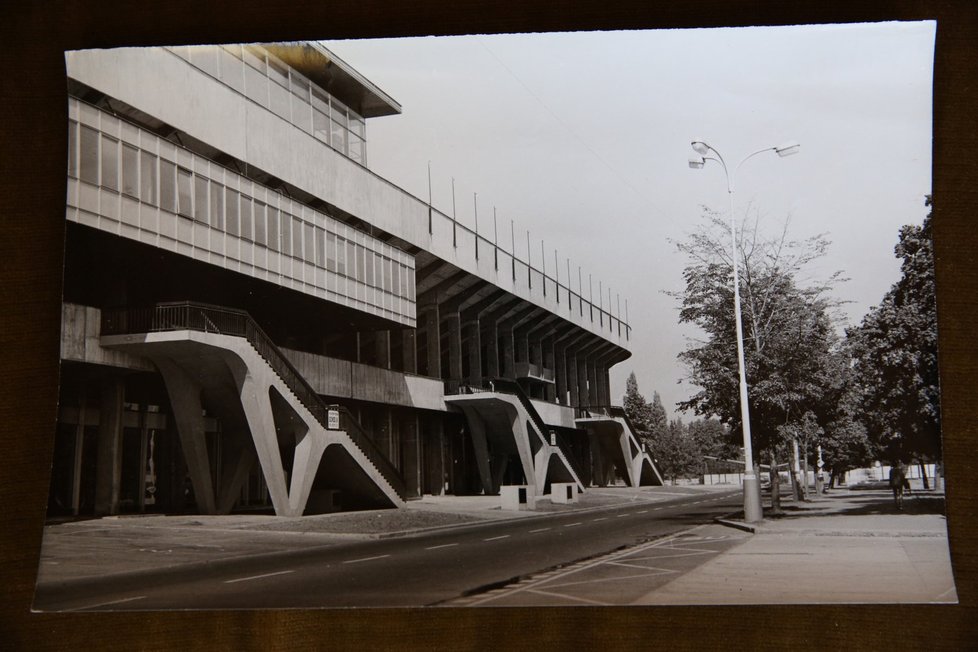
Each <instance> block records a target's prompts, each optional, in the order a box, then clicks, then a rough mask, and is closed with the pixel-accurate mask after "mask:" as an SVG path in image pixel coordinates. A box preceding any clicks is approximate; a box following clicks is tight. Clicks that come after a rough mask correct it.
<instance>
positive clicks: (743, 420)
mask: <svg viewBox="0 0 978 652" xmlns="http://www.w3.org/2000/svg"><path fill="white" fill-rule="evenodd" d="M691 144H692V146H693V151H695V152H696V153H697V154H699V158H691V159H689V167H691V168H693V169H694V170H699V169H701V168H703V166H704V165H706V162H707V161H716V162H718V163H719V164H720V165H721V167H723V174H724V176H725V177H726V179H727V198H728V200H729V204H730V207H729V210H730V243H731V258H732V259H733V286H734V316H735V318H736V319H735V322H736V324H737V371H738V372H739V374H740V424H741V429H742V431H743V435H744V520H745V521H746V522H748V523H756V522H758V521H760V520H761V519H762V518H763V516H764V512H763V510H762V508H761V486H760V484H759V483H758V481H757V474H756V473H755V472H754V452H753V448H752V444H751V435H750V408H749V406H748V404H747V372H746V369H745V366H744V325H743V319H742V318H741V312H740V277H739V275H738V271H737V258H738V255H737V225H736V217H735V216H734V200H733V196H734V176H735V175H736V173H737V172H738V171H739V170H740V166H742V165H743V164H744V163H746V162H747V160H748V159H751V158H753V157H755V156H757V155H758V154H763V153H764V152H775V153H776V154H777V155H778V156H780V157H782V158H783V157H785V156H791V155H792V154H797V153H798V149H799V147H800V145H798V143H787V144H785V145H781V146H780V147H765V148H764V149H759V150H757V151H756V152H753V153H752V154H749V155H747V156H745V157H744V159H743V160H742V161H741V162H740V163H738V164H737V167H736V168H734V169H733V170H732V171H731V170H729V169H728V168H727V163H726V161H724V160H723V156H721V154H720V152H718V151H717V150H716V149H714V148H713V147H711V146H710V145H708V144H706V143H705V142H703V141H701V140H694V141H693V142H692V143H691ZM711 153H712V154H713V155H714V156H708V155H709V154H711Z"/></svg>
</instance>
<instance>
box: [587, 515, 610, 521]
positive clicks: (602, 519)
mask: <svg viewBox="0 0 978 652" xmlns="http://www.w3.org/2000/svg"><path fill="white" fill-rule="evenodd" d="M607 520H608V517H607V516H602V517H601V518H594V519H591V521H592V522H593V521H607Z"/></svg>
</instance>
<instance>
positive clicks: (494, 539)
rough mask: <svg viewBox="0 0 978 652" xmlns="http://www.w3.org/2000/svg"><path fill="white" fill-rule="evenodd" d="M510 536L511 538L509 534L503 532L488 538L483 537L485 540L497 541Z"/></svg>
mask: <svg viewBox="0 0 978 652" xmlns="http://www.w3.org/2000/svg"><path fill="white" fill-rule="evenodd" d="M508 538H509V535H508V534H503V535H501V536H498V537H489V538H488V539H483V541H496V540H497V539H508Z"/></svg>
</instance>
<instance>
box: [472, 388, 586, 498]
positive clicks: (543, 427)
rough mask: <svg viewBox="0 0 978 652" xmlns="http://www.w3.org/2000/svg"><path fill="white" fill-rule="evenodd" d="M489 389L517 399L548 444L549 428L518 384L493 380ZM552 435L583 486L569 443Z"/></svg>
mask: <svg viewBox="0 0 978 652" xmlns="http://www.w3.org/2000/svg"><path fill="white" fill-rule="evenodd" d="M490 388H491V389H492V390H493V391H497V392H502V393H504V394H511V395H513V396H515V397H516V398H517V399H519V401H520V403H521V404H522V405H523V409H525V410H526V413H527V414H528V415H530V420H531V421H532V422H533V425H534V426H536V427H537V430H538V431H539V433H540V436H541V437H543V438H544V440H545V441H547V443H550V442H549V439H547V434H548V433H549V432H550V428H548V427H547V424H545V423H544V422H543V419H542V418H541V417H540V413H539V412H537V409H536V408H535V407H533V403H531V402H530V397H529V396H527V395H526V392H524V391H523V388H522V387H520V386H519V383H516V382H515V381H512V380H507V379H505V378H494V379H493V380H492V381H490ZM553 435H554V439H555V441H556V442H557V449H558V450H559V451H560V452H561V455H562V457H563V458H564V459H565V460H567V463H568V464H570V466H571V469H572V470H573V471H574V473H575V474H576V475H577V478H578V480H580V482H581V484H583V483H584V477H585V476H584V471H583V470H582V469H581V465H580V464H579V463H578V461H577V459H576V458H575V457H574V455H573V451H572V449H571V446H570V443H569V442H568V441H567V440H566V439H565V438H564V436H563V435H562V434H561V433H560V432H559V431H557V430H554V431H553Z"/></svg>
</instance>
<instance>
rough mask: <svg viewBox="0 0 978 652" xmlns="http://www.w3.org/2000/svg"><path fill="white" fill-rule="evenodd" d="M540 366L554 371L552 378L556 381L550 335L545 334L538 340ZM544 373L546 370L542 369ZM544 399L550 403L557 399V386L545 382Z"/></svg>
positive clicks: (552, 344) (552, 343)
mask: <svg viewBox="0 0 978 652" xmlns="http://www.w3.org/2000/svg"><path fill="white" fill-rule="evenodd" d="M540 349H541V351H540V366H541V367H543V369H544V370H546V369H550V370H551V371H553V372H554V380H555V381H556V376H557V374H556V370H555V369H554V339H553V337H551V336H547V337H545V338H543V339H541V340H540ZM544 375H546V372H545V371H544ZM543 397H544V399H546V400H548V401H550V402H551V403H553V402H555V401H556V400H557V386H556V385H555V384H549V383H548V384H547V385H546V387H545V389H544V394H543Z"/></svg>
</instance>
